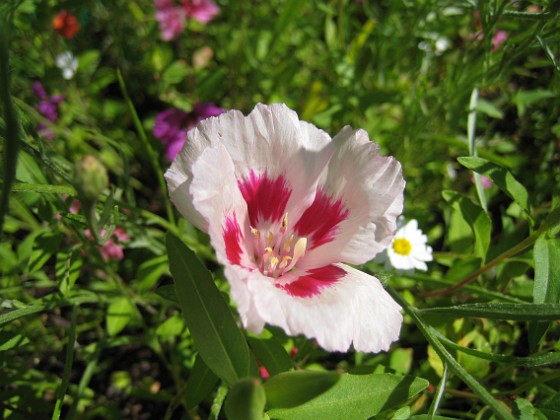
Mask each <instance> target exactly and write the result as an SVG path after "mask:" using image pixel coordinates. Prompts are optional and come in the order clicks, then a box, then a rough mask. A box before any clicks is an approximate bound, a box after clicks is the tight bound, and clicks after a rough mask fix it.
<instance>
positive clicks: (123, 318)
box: [106, 296, 136, 337]
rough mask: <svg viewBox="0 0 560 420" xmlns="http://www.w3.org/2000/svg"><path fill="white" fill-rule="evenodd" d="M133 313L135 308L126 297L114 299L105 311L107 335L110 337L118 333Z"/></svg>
mask: <svg viewBox="0 0 560 420" xmlns="http://www.w3.org/2000/svg"><path fill="white" fill-rule="evenodd" d="M135 313H136V307H135V306H134V304H133V303H132V302H131V301H130V299H129V298H128V297H125V296H121V297H117V298H116V299H114V300H113V301H112V302H111V303H110V304H109V308H108V309H107V318H106V323H107V333H108V334H109V335H110V336H111V337H113V336H115V335H117V334H118V333H120V332H121V331H122V330H123V329H124V328H125V327H126V326H127V325H128V323H129V322H130V320H131V319H132V317H133V316H134V314H135Z"/></svg>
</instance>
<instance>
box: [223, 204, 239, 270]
mask: <svg viewBox="0 0 560 420" xmlns="http://www.w3.org/2000/svg"><path fill="white" fill-rule="evenodd" d="M222 234H223V237H224V243H225V246H226V256H227V259H228V260H229V262H230V263H232V264H237V265H240V263H241V256H242V255H243V248H242V247H241V240H242V239H243V234H242V233H241V228H240V227H239V223H237V217H236V216H235V213H233V215H232V216H231V217H228V218H226V223H225V226H224V227H223V229H222Z"/></svg>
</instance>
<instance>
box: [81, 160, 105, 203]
mask: <svg viewBox="0 0 560 420" xmlns="http://www.w3.org/2000/svg"><path fill="white" fill-rule="evenodd" d="M108 185H109V178H108V176H107V170H106V169H105V167H104V166H103V165H102V164H101V162H99V160H97V158H95V157H94V156H91V155H86V156H84V157H83V158H82V159H81V160H80V161H79V162H78V163H77V164H76V167H75V169H74V186H75V187H76V191H77V192H78V197H79V198H80V200H81V201H82V202H89V203H92V202H95V201H96V200H97V197H98V196H99V195H100V194H101V193H102V192H103V190H104V189H105V188H107V186H108Z"/></svg>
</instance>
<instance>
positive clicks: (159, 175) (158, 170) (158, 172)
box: [117, 70, 175, 224]
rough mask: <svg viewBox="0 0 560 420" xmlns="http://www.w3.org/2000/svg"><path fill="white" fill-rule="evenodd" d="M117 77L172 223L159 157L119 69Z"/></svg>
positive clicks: (169, 203)
mask: <svg viewBox="0 0 560 420" xmlns="http://www.w3.org/2000/svg"><path fill="white" fill-rule="evenodd" d="M117 78H118V79H119V85H120V87H121V91H122V94H123V96H124V99H125V101H126V103H127V105H128V110H129V111H130V114H131V116H132V121H133V122H134V127H135V128H136V131H137V132H138V136H139V137H140V140H141V141H142V143H143V144H144V147H145V148H146V151H147V153H148V158H149V159H150V163H151V164H152V166H153V169H154V172H155V174H156V177H157V180H158V183H159V186H160V188H161V191H162V193H163V200H164V204H165V211H166V213H167V218H168V219H169V221H170V222H171V223H172V224H175V216H174V215H173V208H172V207H171V202H170V201H169V196H168V195H167V185H166V183H165V179H164V178H163V171H162V169H161V165H160V164H159V158H158V156H157V154H156V152H155V151H154V148H153V147H152V144H151V143H150V141H149V140H148V136H146V131H145V130H144V127H143V126H142V123H141V122H140V117H139V116H138V113H137V112H136V109H135V108H134V104H133V103H132V100H131V99H130V96H129V95H128V91H127V90H126V85H125V83H124V79H123V77H122V74H121V72H120V70H117Z"/></svg>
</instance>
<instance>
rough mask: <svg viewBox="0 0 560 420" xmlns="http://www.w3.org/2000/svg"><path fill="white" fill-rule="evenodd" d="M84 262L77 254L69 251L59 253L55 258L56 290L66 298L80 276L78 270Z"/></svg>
mask: <svg viewBox="0 0 560 420" xmlns="http://www.w3.org/2000/svg"><path fill="white" fill-rule="evenodd" d="M83 263H84V261H83V258H82V255H81V254H80V253H79V252H76V251H72V250H70V251H69V252H68V253H67V252H59V253H58V254H57V256H56V279H57V282H58V290H60V293H62V295H63V296H66V295H67V294H68V292H69V291H70V290H71V289H72V287H73V286H74V284H75V283H76V280H77V279H78V277H79V276H80V270H81V268H82V265H83Z"/></svg>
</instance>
